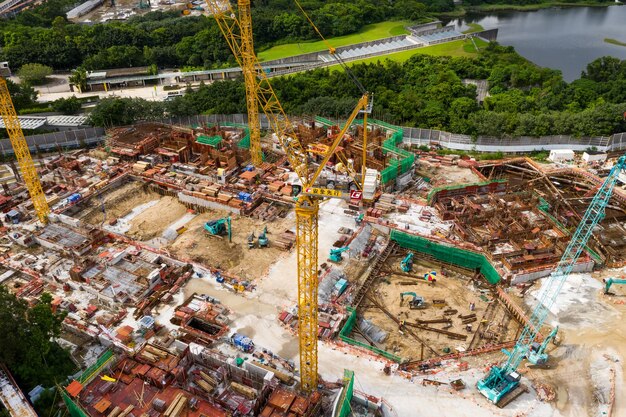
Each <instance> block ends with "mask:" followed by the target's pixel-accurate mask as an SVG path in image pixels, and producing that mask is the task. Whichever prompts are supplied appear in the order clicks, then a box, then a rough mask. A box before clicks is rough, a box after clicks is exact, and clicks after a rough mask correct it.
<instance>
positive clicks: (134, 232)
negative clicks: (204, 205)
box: [127, 196, 187, 240]
mask: <svg viewBox="0 0 626 417" xmlns="http://www.w3.org/2000/svg"><path fill="white" fill-rule="evenodd" d="M185 213H187V208H186V207H185V206H184V205H183V204H181V203H180V202H179V201H178V199H177V198H175V197H169V196H168V197H161V196H159V202H158V203H157V204H156V205H154V206H152V207H150V208H148V209H146V210H144V212H143V213H141V214H139V215H138V216H137V217H135V218H134V219H133V220H132V222H131V224H132V226H131V228H130V230H129V231H128V233H127V234H128V236H130V237H132V238H134V239H137V240H150V239H152V238H155V237H160V236H161V234H162V233H163V232H164V231H165V229H167V227H168V226H169V225H170V224H172V223H174V222H175V221H176V220H178V219H180V218H181V217H183V216H184V215H185Z"/></svg>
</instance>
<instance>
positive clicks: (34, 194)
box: [0, 78, 50, 223]
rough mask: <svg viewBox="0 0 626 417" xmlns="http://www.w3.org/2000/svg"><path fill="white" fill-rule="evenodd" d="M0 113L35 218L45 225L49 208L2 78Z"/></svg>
mask: <svg viewBox="0 0 626 417" xmlns="http://www.w3.org/2000/svg"><path fill="white" fill-rule="evenodd" d="M0 113H2V120H4V125H5V126H6V129H7V133H8V135H9V139H10V140H11V146H12V147H13V152H15V158H16V159H17V163H18V165H19V167H20V171H21V172H22V177H23V178H24V182H25V183H26V188H27V189H28V193H29V194H30V198H31V200H32V202H33V206H34V207H35V212H36V213H37V217H38V218H39V220H40V221H41V222H42V223H46V222H47V221H48V214H49V213H50V208H49V207H48V202H47V201H46V196H45V194H44V193H43V189H42V188H41V182H40V181H39V176H38V175H37V169H36V168H35V164H34V162H33V158H32V156H31V155H30V150H29V149H28V144H27V143H26V138H25V137H24V132H22V126H21V125H20V120H19V119H18V117H17V113H16V112H15V107H14V106H13V101H12V100H11V95H10V94H9V88H8V86H7V83H6V81H5V80H4V78H0Z"/></svg>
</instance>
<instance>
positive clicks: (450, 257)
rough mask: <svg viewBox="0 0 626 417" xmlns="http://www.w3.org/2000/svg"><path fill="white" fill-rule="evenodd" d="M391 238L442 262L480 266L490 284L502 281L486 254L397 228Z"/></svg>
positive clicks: (465, 266)
mask: <svg viewBox="0 0 626 417" xmlns="http://www.w3.org/2000/svg"><path fill="white" fill-rule="evenodd" d="M391 240H393V241H395V242H396V243H398V245H400V246H401V247H403V248H405V249H411V250H414V251H416V252H420V253H425V254H427V255H430V256H432V257H434V258H435V259H437V260H440V261H442V262H447V263H450V264H452V265H456V266H460V267H462V268H468V269H474V270H475V269H477V268H479V269H480V272H481V274H482V275H483V276H484V277H485V279H486V280H487V281H489V283H490V284H497V283H498V282H500V274H499V273H498V271H496V269H495V268H494V267H493V265H491V263H490V262H489V260H488V259H487V258H486V257H485V255H482V254H480V253H477V252H472V251H469V250H466V249H461V248H456V247H454V246H449V245H443V244H441V243H437V242H433V241H432V240H428V239H425V238H423V237H420V236H415V235H410V234H408V233H402V232H399V231H397V230H392V231H391Z"/></svg>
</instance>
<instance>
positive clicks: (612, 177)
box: [476, 155, 626, 407]
mask: <svg viewBox="0 0 626 417" xmlns="http://www.w3.org/2000/svg"><path fill="white" fill-rule="evenodd" d="M625 170H626V155H624V156H622V157H621V158H619V160H618V161H617V163H616V164H615V165H614V166H613V168H612V169H611V172H610V173H609V175H608V176H607V177H606V178H605V179H604V182H603V183H602V185H601V186H600V188H599V189H598V192H597V193H596V195H595V196H594V197H593V200H592V201H591V204H590V205H589V207H588V208H587V210H586V211H585V214H584V216H583V218H582V220H581V221H580V224H579V225H578V227H577V228H576V231H575V232H574V234H573V235H572V238H571V240H570V242H569V244H568V245H567V248H566V249H565V251H564V252H563V256H562V257H561V260H560V261H559V263H558V264H557V266H556V269H555V270H554V272H552V274H551V275H550V277H549V278H548V281H547V283H546V284H545V285H544V287H543V289H542V291H541V293H540V295H539V303H538V304H537V306H536V307H535V308H534V310H533V312H532V314H531V316H530V319H529V320H528V323H527V324H526V326H525V327H524V330H522V333H521V335H520V337H519V339H518V340H517V343H516V344H515V347H514V348H513V351H511V352H509V351H505V353H506V360H505V361H503V363H500V364H498V365H496V366H493V367H492V368H491V370H490V371H489V373H488V374H487V375H485V377H483V378H482V379H480V380H479V381H478V383H477V384H476V385H477V387H478V390H479V391H480V393H481V394H483V395H484V396H485V397H486V398H487V399H488V400H489V401H491V402H492V403H494V404H496V405H497V406H499V407H504V406H505V405H507V404H508V403H509V402H511V401H512V400H513V399H515V398H516V397H517V396H518V395H520V394H521V393H522V392H523V391H525V388H524V387H522V386H521V385H520V380H521V375H520V374H519V373H518V372H517V368H518V367H519V365H520V364H521V363H522V361H523V360H524V358H529V359H531V360H534V361H537V362H543V363H545V361H546V360H547V359H548V356H547V353H546V352H545V350H546V347H547V343H546V342H545V340H544V343H542V344H541V345H539V346H537V347H536V348H534V346H536V345H535V340H536V339H537V336H538V334H539V332H540V330H541V327H542V326H543V324H544V322H545V320H546V317H547V316H548V313H549V311H550V308H551V307H552V306H553V305H554V303H555V301H556V299H557V297H558V296H559V293H560V292H561V289H562V288H563V284H564V283H565V280H566V279H567V277H568V276H569V275H570V273H571V272H572V270H573V268H574V266H575V265H576V261H577V260H578V258H579V257H580V254H581V253H582V251H583V250H584V248H585V246H586V245H587V242H588V241H589V238H590V237H591V235H592V233H593V231H594V229H595V228H596V226H598V224H599V223H600V222H601V221H602V219H603V218H604V216H605V209H606V207H607V205H608V204H609V201H610V199H611V195H612V194H613V189H614V188H615V184H616V182H617V179H618V176H619V175H620V174H621V173H622V171H625ZM555 334H556V331H553V332H552V333H551V337H550V336H549V337H548V338H549V339H551V340H552V339H553V338H554V335H555Z"/></svg>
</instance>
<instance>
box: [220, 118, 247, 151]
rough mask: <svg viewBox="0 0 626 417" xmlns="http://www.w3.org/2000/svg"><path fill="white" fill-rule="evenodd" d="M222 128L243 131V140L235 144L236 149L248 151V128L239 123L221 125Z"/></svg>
mask: <svg viewBox="0 0 626 417" xmlns="http://www.w3.org/2000/svg"><path fill="white" fill-rule="evenodd" d="M222 126H226V127H236V128H239V129H243V132H244V135H243V138H242V139H241V140H240V141H239V143H238V144H237V147H238V148H242V149H250V129H249V128H248V126H246V125H244V124H241V123H229V122H225V123H222Z"/></svg>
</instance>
